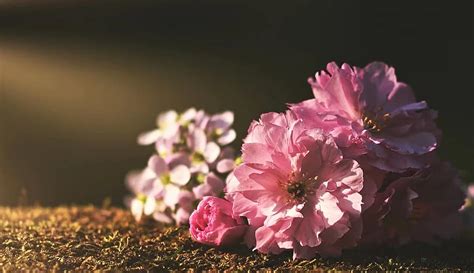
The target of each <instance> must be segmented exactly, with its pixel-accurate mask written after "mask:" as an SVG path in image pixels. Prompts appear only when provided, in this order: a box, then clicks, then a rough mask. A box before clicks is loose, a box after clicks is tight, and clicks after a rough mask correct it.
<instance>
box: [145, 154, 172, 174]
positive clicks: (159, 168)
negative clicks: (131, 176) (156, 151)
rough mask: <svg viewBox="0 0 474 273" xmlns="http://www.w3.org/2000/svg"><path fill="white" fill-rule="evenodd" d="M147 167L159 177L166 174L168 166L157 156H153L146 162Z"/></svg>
mask: <svg viewBox="0 0 474 273" xmlns="http://www.w3.org/2000/svg"><path fill="white" fill-rule="evenodd" d="M148 167H149V168H150V169H152V170H153V171H154V172H155V174H156V175H158V176H160V175H162V174H164V173H166V172H168V165H167V164H166V162H165V160H164V159H163V158H161V157H160V156H158V155H153V156H152V157H150V159H149V160H148Z"/></svg>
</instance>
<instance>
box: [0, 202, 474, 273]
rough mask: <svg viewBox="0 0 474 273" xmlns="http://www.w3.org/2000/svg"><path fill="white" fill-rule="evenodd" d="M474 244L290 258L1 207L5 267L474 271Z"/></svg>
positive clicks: (74, 214) (66, 211) (100, 213)
mask: <svg viewBox="0 0 474 273" xmlns="http://www.w3.org/2000/svg"><path fill="white" fill-rule="evenodd" d="M473 243H474V242H466V241H453V242H449V243H445V244H443V245H440V246H437V247H433V246H426V245H410V246H406V247H403V248H398V249H395V248H383V249H365V250H362V249H355V250H351V251H346V252H345V253H344V254H343V256H342V257H340V258H331V259H324V258H316V259H313V260H307V261H306V260H300V261H293V260H291V254H290V253H285V254H283V255H278V256H271V255H263V254H258V253H255V252H251V251H250V250H248V249H247V248H245V247H243V246H241V247H236V248H232V249H230V248H227V249H216V248H212V247H207V246H203V245H200V244H197V243H195V242H193V241H192V240H191V239H190V237H189V233H188V232H187V230H186V229H185V228H176V227H163V226H159V225H157V224H154V223H144V224H141V225H137V224H136V223H135V222H134V221H133V219H132V217H131V215H130V214H129V213H128V212H127V211H125V210H122V209H118V208H110V209H99V208H94V207H58V208H40V207H33V208H0V267H2V268H3V269H6V270H7V271H8V270H18V269H39V270H52V269H59V270H94V269H114V270H156V271H161V270H185V269H190V270H191V271H192V270H196V271H201V270H211V269H216V270H224V269H230V270H250V269H251V270H256V269H274V270H277V271H280V272H285V271H287V270H288V269H295V270H301V271H307V270H314V271H323V270H329V269H335V270H392V271H398V270H400V271H406V270H434V269H437V270H447V271H456V270H458V271H459V270H474V244H473Z"/></svg>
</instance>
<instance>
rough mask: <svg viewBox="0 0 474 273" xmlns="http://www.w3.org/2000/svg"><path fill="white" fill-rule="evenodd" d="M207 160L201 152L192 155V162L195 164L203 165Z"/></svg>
mask: <svg viewBox="0 0 474 273" xmlns="http://www.w3.org/2000/svg"><path fill="white" fill-rule="evenodd" d="M204 160H205V158H204V155H203V154H201V153H199V152H194V153H192V154H191V161H192V162H193V163H201V162H204Z"/></svg>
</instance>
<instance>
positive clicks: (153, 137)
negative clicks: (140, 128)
mask: <svg viewBox="0 0 474 273" xmlns="http://www.w3.org/2000/svg"><path fill="white" fill-rule="evenodd" d="M160 136H161V131H160V129H155V130H152V131H148V132H145V133H141V134H140V135H139V136H138V138H137V142H138V144H140V145H150V144H153V143H155V142H156V141H157V140H158V139H159V138H160Z"/></svg>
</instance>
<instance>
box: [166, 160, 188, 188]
mask: <svg viewBox="0 0 474 273" xmlns="http://www.w3.org/2000/svg"><path fill="white" fill-rule="evenodd" d="M189 179H191V172H190V171H189V168H188V167H186V166H185V165H178V166H176V167H174V168H173V169H172V170H171V171H170V180H171V182H173V183H175V184H177V185H180V186H183V185H186V184H187V183H188V182H189Z"/></svg>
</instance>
